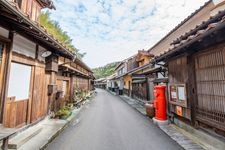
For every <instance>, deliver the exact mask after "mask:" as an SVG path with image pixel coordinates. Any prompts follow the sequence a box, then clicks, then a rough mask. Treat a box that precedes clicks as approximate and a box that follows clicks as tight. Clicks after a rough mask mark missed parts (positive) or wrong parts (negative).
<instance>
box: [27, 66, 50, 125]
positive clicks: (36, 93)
mask: <svg viewBox="0 0 225 150" xmlns="http://www.w3.org/2000/svg"><path fill="white" fill-rule="evenodd" d="M33 78H34V81H33V92H32V93H33V96H32V102H31V122H35V121H37V120H39V119H41V118H43V117H44V116H46V115H47V113H48V93H47V91H48V84H49V81H50V75H49V74H46V73H45V68H43V67H38V66H35V67H34V77H33Z"/></svg>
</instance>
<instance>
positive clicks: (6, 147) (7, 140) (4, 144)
mask: <svg viewBox="0 0 225 150" xmlns="http://www.w3.org/2000/svg"><path fill="white" fill-rule="evenodd" d="M8 144H9V137H6V138H4V139H3V143H2V149H3V150H7V149H8Z"/></svg>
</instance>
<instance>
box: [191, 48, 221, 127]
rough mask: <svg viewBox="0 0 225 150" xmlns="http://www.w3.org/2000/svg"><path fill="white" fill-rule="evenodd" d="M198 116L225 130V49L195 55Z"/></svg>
mask: <svg viewBox="0 0 225 150" xmlns="http://www.w3.org/2000/svg"><path fill="white" fill-rule="evenodd" d="M195 71H196V84H197V105H196V115H197V116H196V118H197V120H198V121H200V122H203V123H206V124H208V125H211V126H213V127H215V128H219V129H222V130H224V131H225V49H224V48H223V47H220V48H216V50H214V49H209V50H208V51H207V52H205V53H202V54H198V55H197V56H196V57H195Z"/></svg>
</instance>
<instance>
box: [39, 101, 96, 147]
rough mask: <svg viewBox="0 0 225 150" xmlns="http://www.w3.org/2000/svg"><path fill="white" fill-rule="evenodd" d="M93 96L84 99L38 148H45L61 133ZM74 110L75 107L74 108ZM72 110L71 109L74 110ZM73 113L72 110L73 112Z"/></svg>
mask: <svg viewBox="0 0 225 150" xmlns="http://www.w3.org/2000/svg"><path fill="white" fill-rule="evenodd" d="M92 98H93V97H91V98H89V99H88V100H86V101H85V102H84V104H83V105H82V106H81V107H80V108H79V109H78V111H77V112H76V113H75V114H74V116H72V117H69V118H67V119H66V123H65V124H64V125H63V126H62V127H61V128H59V129H58V130H57V131H56V132H55V133H54V134H53V135H51V136H50V137H49V139H48V141H46V143H44V144H43V145H42V146H41V147H40V148H39V150H45V149H46V148H47V146H48V145H49V144H50V143H51V142H52V141H53V140H54V139H55V138H56V137H57V136H59V135H60V133H62V132H63V131H64V130H65V129H66V128H67V127H68V126H69V124H70V123H71V122H72V121H73V120H74V119H75V118H76V117H77V116H78V115H79V113H80V112H81V111H82V109H83V108H84V106H86V105H87V104H88V102H90V101H91V100H92ZM74 110H75V109H74ZM74 110H73V111H74ZM73 113H74V112H73Z"/></svg>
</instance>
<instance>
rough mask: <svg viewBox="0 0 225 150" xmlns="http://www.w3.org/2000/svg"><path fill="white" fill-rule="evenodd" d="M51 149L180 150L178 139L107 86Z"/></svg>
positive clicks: (49, 149) (52, 144)
mask: <svg viewBox="0 0 225 150" xmlns="http://www.w3.org/2000/svg"><path fill="white" fill-rule="evenodd" d="M97 92H98V94H97V96H96V97H95V98H94V99H93V101H91V102H90V104H89V105H87V106H85V108H84V109H83V110H82V111H81V112H80V114H79V115H78V117H77V118H75V119H74V121H72V123H71V124H70V125H69V127H68V128H66V129H65V130H64V131H63V132H62V133H61V134H60V135H59V136H58V137H57V138H56V139H55V140H54V141H53V142H52V143H51V144H50V145H49V146H48V147H47V149H48V150H178V149H182V148H181V147H180V146H179V145H178V144H177V143H176V142H175V141H173V140H172V139H171V138H170V137H169V136H167V135H166V134H165V133H164V132H163V131H161V130H160V129H159V128H158V127H157V126H155V125H154V124H153V123H152V122H151V121H150V120H149V119H148V118H147V117H145V116H143V115H142V114H140V113H139V112H137V111H136V110H135V109H133V108H131V107H130V106H129V105H128V104H127V103H125V102H124V101H123V100H121V99H120V98H119V97H117V96H114V95H112V94H110V93H108V92H106V91H104V90H99V89H98V90H97Z"/></svg>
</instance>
